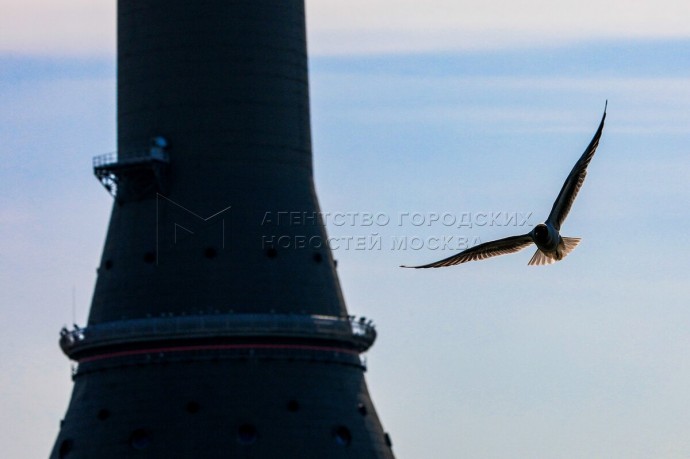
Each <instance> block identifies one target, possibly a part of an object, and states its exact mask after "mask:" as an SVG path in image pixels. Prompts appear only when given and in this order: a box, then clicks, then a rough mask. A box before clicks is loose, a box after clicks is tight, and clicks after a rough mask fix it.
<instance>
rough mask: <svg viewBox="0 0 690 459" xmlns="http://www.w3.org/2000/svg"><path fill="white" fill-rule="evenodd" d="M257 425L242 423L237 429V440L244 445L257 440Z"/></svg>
mask: <svg viewBox="0 0 690 459" xmlns="http://www.w3.org/2000/svg"><path fill="white" fill-rule="evenodd" d="M256 437H257V433H256V427H254V426H253V425H251V424H242V425H241V426H240V427H239V428H238V429H237V441H239V442H240V443H241V444H243V445H251V444H252V443H254V442H255V441H256Z"/></svg>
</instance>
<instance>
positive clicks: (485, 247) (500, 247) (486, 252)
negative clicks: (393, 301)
mask: <svg viewBox="0 0 690 459" xmlns="http://www.w3.org/2000/svg"><path fill="white" fill-rule="evenodd" d="M530 244H532V236H530V235H529V233H528V234H525V235H522V236H511V237H507V238H504V239H498V240H497V241H491V242H485V243H483V244H479V245H475V246H474V247H471V248H469V249H467V250H463V251H462V252H460V253H458V254H457V255H453V256H452V257H448V258H444V259H443V260H440V261H437V262H434V263H429V264H428V265H421V266H401V268H442V267H444V266H453V265H459V264H460V263H465V262H467V261H473V260H483V259H484V258H489V257H495V256H497V255H505V254H507V253H514V252H517V251H520V250H522V249H524V248H525V247H527V246H528V245H530Z"/></svg>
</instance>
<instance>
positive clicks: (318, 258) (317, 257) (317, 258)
mask: <svg viewBox="0 0 690 459" xmlns="http://www.w3.org/2000/svg"><path fill="white" fill-rule="evenodd" d="M314 261H315V262H317V263H321V262H322V261H323V255H321V254H320V253H315V254H314Z"/></svg>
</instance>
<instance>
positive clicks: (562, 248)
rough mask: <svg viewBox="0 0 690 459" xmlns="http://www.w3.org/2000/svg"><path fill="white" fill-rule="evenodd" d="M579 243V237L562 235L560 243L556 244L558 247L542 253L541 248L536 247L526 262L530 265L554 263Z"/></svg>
mask: <svg viewBox="0 0 690 459" xmlns="http://www.w3.org/2000/svg"><path fill="white" fill-rule="evenodd" d="M579 243H580V238H579V237H562V238H561V242H560V244H558V248H557V249H556V251H555V252H553V253H544V252H542V251H541V250H539V249H537V251H536V252H534V255H533V256H532V259H531V260H530V261H529V263H528V264H529V265H530V266H543V265H550V264H551V263H555V262H557V261H559V260H562V259H564V258H565V257H566V255H568V254H569V253H570V252H572V251H573V250H575V247H577V245H578V244H579Z"/></svg>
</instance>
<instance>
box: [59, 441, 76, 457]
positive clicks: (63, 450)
mask: <svg viewBox="0 0 690 459" xmlns="http://www.w3.org/2000/svg"><path fill="white" fill-rule="evenodd" d="M73 448H74V440H72V439H71V438H65V439H64V440H62V443H60V451H59V452H58V454H59V457H60V459H65V458H66V457H69V453H71V452H72V449H73Z"/></svg>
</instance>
